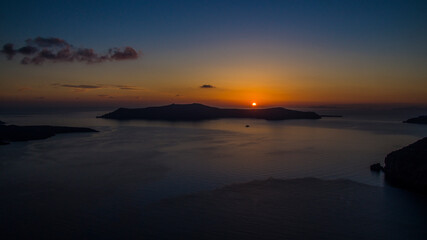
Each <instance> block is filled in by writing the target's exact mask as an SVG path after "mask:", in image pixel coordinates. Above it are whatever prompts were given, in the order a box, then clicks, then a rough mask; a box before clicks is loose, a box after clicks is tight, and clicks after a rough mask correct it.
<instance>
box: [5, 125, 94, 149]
mask: <svg viewBox="0 0 427 240" xmlns="http://www.w3.org/2000/svg"><path fill="white" fill-rule="evenodd" d="M77 132H97V131H96V130H93V129H91V128H80V127H56V126H16V125H0V142H2V143H5V144H7V142H15V141H28V140H38V139H45V138H49V137H52V136H54V135H55V134H58V133H77Z"/></svg>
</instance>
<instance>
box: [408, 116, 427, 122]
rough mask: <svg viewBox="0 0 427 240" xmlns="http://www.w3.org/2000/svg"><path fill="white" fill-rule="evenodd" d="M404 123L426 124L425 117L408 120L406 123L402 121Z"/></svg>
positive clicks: (426, 118)
mask: <svg viewBox="0 0 427 240" xmlns="http://www.w3.org/2000/svg"><path fill="white" fill-rule="evenodd" d="M403 122H404V123H416V124H427V115H424V116H419V117H415V118H410V119H408V120H406V121H403Z"/></svg>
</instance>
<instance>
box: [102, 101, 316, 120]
mask: <svg viewBox="0 0 427 240" xmlns="http://www.w3.org/2000/svg"><path fill="white" fill-rule="evenodd" d="M97 118H107V119H117V120H130V119H145V120H166V121H201V120H210V119H221V118H255V119H265V120H286V119H320V118H321V116H320V115H318V114H317V113H314V112H302V111H296V110H289V109H286V108H282V107H276V108H265V109H257V108H253V109H227V108H216V107H210V106H206V105H203V104H200V103H192V104H171V105H166V106H160V107H146V108H133V109H130V108H119V109H117V110H115V111H113V112H111V113H107V114H104V115H102V116H98V117H97Z"/></svg>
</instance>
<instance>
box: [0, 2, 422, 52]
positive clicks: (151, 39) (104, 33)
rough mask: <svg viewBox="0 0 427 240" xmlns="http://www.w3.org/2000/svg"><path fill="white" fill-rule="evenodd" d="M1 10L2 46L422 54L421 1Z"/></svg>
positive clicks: (24, 5) (41, 5)
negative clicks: (44, 43) (46, 39)
mask: <svg viewBox="0 0 427 240" xmlns="http://www.w3.org/2000/svg"><path fill="white" fill-rule="evenodd" d="M0 11H1V21H0V24H1V25H0V26H1V28H0V29H1V36H2V37H1V41H2V43H3V42H18V43H19V42H22V41H23V39H27V38H29V37H36V36H55V37H61V38H64V39H66V40H68V41H69V42H72V43H74V44H76V45H78V44H82V45H91V46H92V45H96V46H99V47H108V46H111V45H117V44H119V45H123V44H128V45H137V47H138V46H140V47H141V48H142V47H149V48H151V47H162V48H165V47H166V48H173V47H176V46H180V45H186V44H188V45H193V44H196V45H198V44H209V43H210V42H215V41H227V39H233V38H267V39H269V38H270V39H274V40H277V41H280V40H283V39H286V40H290V41H297V42H301V41H302V42H306V43H309V44H319V45H326V46H334V47H344V48H345V47H352V48H369V49H375V48H379V49H383V48H389V47H396V48H402V47H403V48H408V49H412V48H422V49H423V50H425V49H426V47H425V45H426V44H424V43H425V42H427V31H426V29H427V14H426V13H427V1H392V0H386V1H374V0H368V1H345V0H344V1H330V0H326V1H318V0H314V1H300V0H294V1H250V0H245V1H200V0H198V1H107V0H106V1H4V2H3V3H2V6H1V10H0ZM408 43H410V44H408ZM405 45H406V46H405ZM408 45H409V46H408Z"/></svg>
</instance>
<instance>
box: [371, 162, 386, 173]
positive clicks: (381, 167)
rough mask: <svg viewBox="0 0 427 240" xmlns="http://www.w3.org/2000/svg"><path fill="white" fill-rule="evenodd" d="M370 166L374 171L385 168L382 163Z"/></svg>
mask: <svg viewBox="0 0 427 240" xmlns="http://www.w3.org/2000/svg"><path fill="white" fill-rule="evenodd" d="M370 168H371V171H374V172H380V171H383V170H384V168H383V166H381V164H380V163H375V164H372V165H371V167H370Z"/></svg>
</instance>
